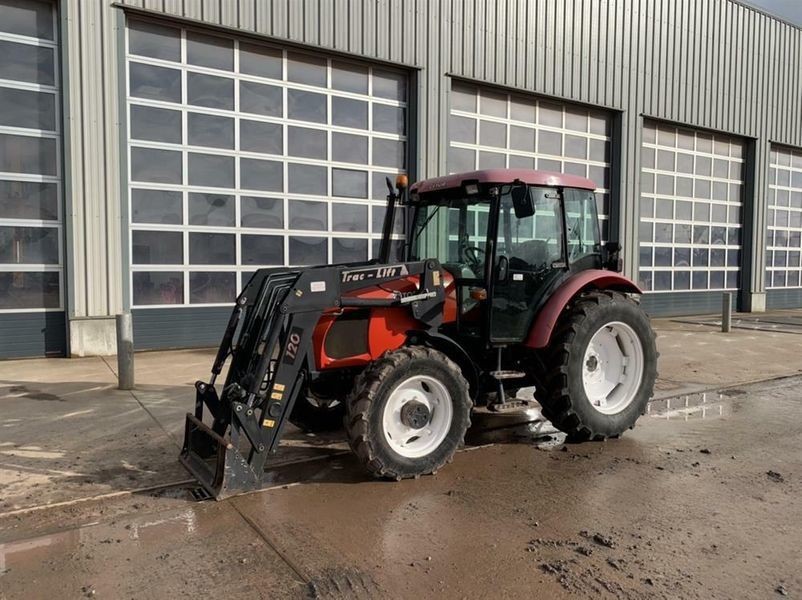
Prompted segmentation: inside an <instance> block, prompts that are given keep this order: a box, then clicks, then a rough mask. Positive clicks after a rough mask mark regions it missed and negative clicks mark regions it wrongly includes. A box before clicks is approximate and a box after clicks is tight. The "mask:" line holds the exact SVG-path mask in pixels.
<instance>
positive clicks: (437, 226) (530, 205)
mask: <svg viewBox="0 0 802 600" xmlns="http://www.w3.org/2000/svg"><path fill="white" fill-rule="evenodd" d="M594 187H595V186H594V185H593V183H592V182H591V181H590V180H588V179H584V178H581V177H575V176H570V175H559V174H552V173H544V172H537V171H530V170H524V169H492V170H484V171H475V172H472V173H463V174H459V175H453V176H447V177H441V178H437V179H429V180H426V181H422V182H420V183H418V184H416V185H414V186H413V187H412V189H411V190H410V198H409V206H410V209H411V226H410V228H409V231H408V242H407V245H406V248H407V253H408V254H407V257H406V259H407V260H421V259H424V258H436V259H437V260H438V261H439V262H440V263H441V265H442V267H443V268H444V269H445V270H446V271H448V273H450V274H451V276H452V277H453V278H454V284H455V285H454V293H455V295H456V303H457V321H456V323H455V324H454V326H453V327H452V329H455V331H453V332H452V333H453V334H454V335H455V336H457V337H460V338H475V339H481V340H485V341H488V342H490V343H492V344H510V343H519V342H522V341H523V340H524V339H525V338H526V337H527V336H528V334H529V331H530V327H531V324H532V321H533V318H534V316H535V314H536V313H537V311H538V309H539V308H540V307H541V306H542V304H543V302H544V301H545V300H546V299H547V298H548V297H549V296H550V293H551V291H552V290H553V289H554V288H555V287H557V286H559V285H560V283H562V282H563V281H564V280H565V279H566V278H567V277H569V276H571V275H572V274H574V273H576V272H578V271H582V270H586V269H600V268H602V266H603V262H604V261H603V257H602V250H603V249H602V246H601V242H600V236H599V224H598V215H597V211H596V198H595V195H594V193H593V189H594Z"/></svg>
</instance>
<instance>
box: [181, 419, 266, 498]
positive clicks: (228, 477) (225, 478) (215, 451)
mask: <svg viewBox="0 0 802 600" xmlns="http://www.w3.org/2000/svg"><path fill="white" fill-rule="evenodd" d="M180 461H181V464H183V465H184V467H186V468H187V470H188V471H189V472H190V473H191V474H192V475H193V476H194V477H195V478H196V479H197V480H198V482H199V483H200V484H201V485H202V486H203V488H204V489H205V490H206V491H207V492H209V494H211V495H212V496H213V497H214V498H215V499H217V500H222V499H223V498H227V497H228V496H233V495H235V494H241V493H242V492H245V491H249V490H255V489H258V488H259V487H260V480H261V478H260V477H258V476H257V475H256V473H254V471H253V469H251V466H250V465H249V464H248V461H247V460H246V459H245V458H244V457H243V456H242V454H240V452H239V450H238V449H237V448H235V447H234V445H233V444H232V443H231V440H230V439H229V438H228V436H226V437H223V436H221V435H219V434H217V433H215V432H214V431H212V429H211V428H210V427H209V426H207V425H206V424H205V423H203V421H201V420H200V419H198V418H197V417H195V415H193V414H191V413H187V420H186V427H185V429H184V447H183V449H182V450H181V456H180Z"/></svg>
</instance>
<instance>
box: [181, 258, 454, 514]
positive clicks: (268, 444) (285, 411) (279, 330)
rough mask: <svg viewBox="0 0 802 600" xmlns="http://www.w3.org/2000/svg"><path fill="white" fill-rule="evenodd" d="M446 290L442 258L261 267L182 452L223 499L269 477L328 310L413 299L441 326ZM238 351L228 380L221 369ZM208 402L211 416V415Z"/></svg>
mask: <svg viewBox="0 0 802 600" xmlns="http://www.w3.org/2000/svg"><path fill="white" fill-rule="evenodd" d="M406 277H413V278H414V277H417V278H418V287H417V290H416V291H415V292H413V293H411V294H404V295H400V294H399V295H396V296H395V297H393V298H390V299H387V298H379V299H373V298H360V297H356V296H353V295H349V293H350V292H355V291H358V290H359V289H361V288H366V287H371V286H375V285H376V284H381V283H387V282H390V281H394V280H397V279H401V278H406ZM444 301H445V293H444V290H443V286H442V284H441V280H440V264H439V262H438V261H436V260H431V259H429V260H425V261H417V262H407V263H395V264H381V263H377V262H369V263H359V264H349V265H335V266H321V267H312V268H305V269H303V270H293V269H286V268H276V269H261V270H259V271H257V272H256V273H255V274H254V276H253V277H252V278H251V280H250V282H249V283H248V285H247V286H246V287H245V289H244V290H243V292H242V293H241V294H240V295H239V297H238V298H237V302H236V305H235V308H234V310H233V312H232V314H231V318H230V319H229V322H228V326H227V327H226V331H225V334H224V336H223V340H222V342H221V344H220V347H219V349H218V351H217V356H216V358H215V361H214V364H213V366H212V375H211V378H210V380H209V381H208V382H203V381H198V382H196V383H195V390H196V395H195V411H194V413H188V414H187V417H186V428H185V434H184V445H183V449H182V451H181V456H180V460H181V462H182V464H183V465H184V466H185V467H186V468H187V470H189V471H190V473H192V474H193V475H194V476H195V477H196V478H197V479H198V481H199V482H200V483H201V485H202V486H203V487H204V488H205V489H206V490H207V491H208V492H209V493H210V494H211V495H212V496H214V497H215V498H217V499H222V498H225V497H227V496H231V495H234V494H237V493H242V492H246V491H250V490H256V489H259V488H260V487H261V486H262V481H263V475H264V472H265V471H264V469H265V462H266V460H267V457H268V455H270V454H273V453H275V452H276V450H277V447H278V444H279V441H280V440H281V436H282V433H283V430H284V426H285V425H286V422H287V419H288V417H289V415H290V413H291V412H292V409H293V406H294V404H295V400H296V398H297V396H298V394H299V393H300V391H301V390H302V389H303V387H304V383H305V380H306V378H307V377H308V376H309V373H310V372H311V371H314V370H315V356H314V350H313V348H312V335H313V331H314V328H315V326H316V325H317V323H318V321H319V319H320V317H321V316H322V315H323V313H324V312H327V311H331V310H332V309H334V310H337V309H343V308H348V307H362V308H364V307H389V306H404V307H408V308H409V309H410V310H411V314H412V315H413V316H414V317H415V319H417V320H418V321H419V322H420V323H421V328H420V329H421V330H422V331H432V332H434V331H436V330H437V328H438V327H439V325H440V324H441V322H442V318H443V303H444ZM229 358H230V366H229V370H228V374H227V377H226V380H225V385H224V386H223V388H222V390H221V391H220V392H219V393H218V391H217V389H216V388H215V382H216V380H217V377H218V376H219V375H220V374H221V372H222V371H223V367H224V365H225V363H226V362H227V361H228V359H229ZM205 411H208V413H209V414H210V416H211V423H210V424H208V423H205V422H204V412H205Z"/></svg>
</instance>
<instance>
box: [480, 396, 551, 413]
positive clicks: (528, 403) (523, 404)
mask: <svg viewBox="0 0 802 600" xmlns="http://www.w3.org/2000/svg"><path fill="white" fill-rule="evenodd" d="M538 406H539V404H538V403H537V402H535V401H534V400H524V399H521V398H510V399H509V400H507V401H505V402H498V403H496V404H488V405H487V410H489V411H490V412H494V413H508V412H520V411H524V410H529V409H532V408H537V407H538Z"/></svg>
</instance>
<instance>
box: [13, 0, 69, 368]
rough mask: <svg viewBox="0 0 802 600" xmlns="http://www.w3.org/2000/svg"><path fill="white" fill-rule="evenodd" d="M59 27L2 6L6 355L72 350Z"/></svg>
mask: <svg viewBox="0 0 802 600" xmlns="http://www.w3.org/2000/svg"><path fill="white" fill-rule="evenodd" d="M56 23H57V21H56V11H55V4H53V5H50V4H48V3H42V2H29V1H26V0H19V1H17V2H12V3H8V2H4V3H0V80H1V81H0V321H2V324H0V357H14V356H36V355H44V354H63V353H64V352H65V350H66V340H65V328H64V312H63V311H64V273H63V264H64V252H63V246H64V235H63V234H64V228H63V213H64V211H63V208H62V202H63V200H62V180H61V123H60V117H59V111H60V106H61V91H60V87H59V86H60V82H59V72H58V52H59V40H58V36H57V32H58V28H57V27H56Z"/></svg>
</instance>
